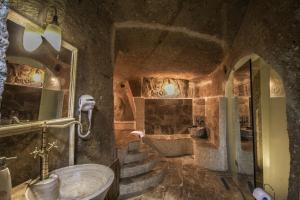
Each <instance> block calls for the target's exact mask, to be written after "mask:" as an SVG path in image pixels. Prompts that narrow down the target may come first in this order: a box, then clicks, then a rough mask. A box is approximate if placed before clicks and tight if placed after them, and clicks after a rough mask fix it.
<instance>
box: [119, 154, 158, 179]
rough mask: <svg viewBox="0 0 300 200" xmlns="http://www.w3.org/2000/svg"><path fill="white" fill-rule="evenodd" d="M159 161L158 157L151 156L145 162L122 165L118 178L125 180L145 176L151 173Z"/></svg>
mask: <svg viewBox="0 0 300 200" xmlns="http://www.w3.org/2000/svg"><path fill="white" fill-rule="evenodd" d="M159 161H160V157H158V156H157V155H155V154H152V155H150V156H149V157H148V158H147V159H145V160H142V161H137V162H132V163H128V164H124V165H123V166H122V167H121V175H120V177H121V178H127V177H133V176H137V175H139V174H145V173H147V172H149V171H151V170H152V169H153V168H154V167H155V165H156V163H158V162H159Z"/></svg>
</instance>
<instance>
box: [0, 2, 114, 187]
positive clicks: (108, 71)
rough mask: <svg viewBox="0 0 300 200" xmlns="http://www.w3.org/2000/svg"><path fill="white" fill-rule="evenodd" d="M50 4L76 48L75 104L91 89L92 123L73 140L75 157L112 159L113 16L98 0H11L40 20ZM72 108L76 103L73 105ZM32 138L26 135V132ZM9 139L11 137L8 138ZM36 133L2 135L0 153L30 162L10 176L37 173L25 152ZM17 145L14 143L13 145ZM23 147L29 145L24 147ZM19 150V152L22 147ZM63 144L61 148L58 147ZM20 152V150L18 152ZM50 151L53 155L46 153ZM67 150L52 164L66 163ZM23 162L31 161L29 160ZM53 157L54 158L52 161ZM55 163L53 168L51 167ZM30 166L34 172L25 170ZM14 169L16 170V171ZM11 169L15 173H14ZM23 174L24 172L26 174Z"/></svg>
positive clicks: (80, 160)
mask: <svg viewBox="0 0 300 200" xmlns="http://www.w3.org/2000/svg"><path fill="white" fill-rule="evenodd" d="M50 5H56V6H57V7H58V9H59V23H60V26H61V27H62V30H63V38H64V40H66V41H68V42H70V43H71V44H72V45H74V46H75V47H77V48H78V65H77V81H76V97H75V98H76V104H77V100H78V98H79V96H80V95H82V94H90V95H92V96H94V97H95V100H96V108H95V110H94V115H93V129H92V135H91V138H90V139H89V140H87V141H83V140H80V139H78V141H77V145H76V162H77V163H78V164H80V163H89V162H93V163H101V164H106V165H110V164H111V163H112V162H113V160H114V158H115V149H114V134H113V86H112V85H113V82H112V72H113V67H112V61H111V59H110V58H111V56H110V55H111V53H110V52H111V29H112V22H111V20H110V19H109V18H108V17H107V16H108V14H107V13H106V11H105V10H104V9H103V8H102V7H99V5H98V4H97V2H96V1H94V0H92V1H69V0H56V1H50V0H46V1H45V0H24V1H22V2H20V1H12V4H11V7H12V8H13V9H15V10H17V11H18V12H19V13H20V14H22V15H24V16H25V17H27V18H29V19H31V20H33V21H35V22H36V23H39V24H41V20H40V19H41V15H42V14H43V13H44V12H45V9H46V8H47V7H49V6H50ZM75 109H76V108H75ZM32 137H34V138H36V139H34V140H33V139H32V140H31V139H30V138H32ZM63 137H64V139H63V140H62V141H63V142H61V143H60V145H61V146H62V147H61V148H63V149H66V148H68V145H67V143H68V139H67V137H68V130H64V136H63ZM10 141H12V142H10ZM37 141H38V136H34V135H33V134H28V135H22V136H19V137H14V138H2V139H1V140H0V149H1V152H0V153H1V155H5V154H6V155H7V153H8V151H6V150H5V149H6V147H8V146H9V147H10V148H9V149H8V150H10V151H9V153H10V155H14V154H19V156H20V160H19V162H17V163H21V162H25V163H24V164H26V165H28V166H27V167H26V168H23V166H24V165H16V166H15V167H14V169H13V171H12V173H13V181H14V179H15V178H16V177H15V175H16V174H17V175H18V176H20V177H18V178H16V179H15V180H16V182H14V183H19V182H21V181H25V180H27V179H28V178H29V177H31V178H34V177H35V176H36V175H37V174H38V165H37V164H36V163H35V162H32V161H31V159H28V160H27V159H26V158H28V157H29V156H28V153H29V151H30V150H31V149H33V148H34V146H35V145H36V142H37ZM17 146H18V148H17ZM24 149H28V150H26V151H23V150H24ZM21 151H22V152H21ZM62 151H63V150H60V152H62ZM20 152H21V153H20ZM50 157H51V156H50ZM67 157H68V154H67V153H66V152H65V153H61V154H59V155H56V156H55V155H53V158H59V159H57V161H56V163H55V165H56V166H55V167H54V168H58V167H62V166H64V165H65V164H66V162H65V161H66V160H65V159H66V158H67ZM27 162H31V163H30V164H29V163H27ZM53 162H54V161H53ZM52 169H53V168H52ZM28 170H32V173H31V172H30V173H28ZM16 172H17V173H16ZM14 174H15V175H14ZM22 174H27V176H24V175H22Z"/></svg>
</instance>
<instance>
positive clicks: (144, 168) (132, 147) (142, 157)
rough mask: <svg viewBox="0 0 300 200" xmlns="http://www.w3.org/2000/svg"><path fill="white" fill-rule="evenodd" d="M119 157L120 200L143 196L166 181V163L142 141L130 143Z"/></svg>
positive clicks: (120, 152)
mask: <svg viewBox="0 0 300 200" xmlns="http://www.w3.org/2000/svg"><path fill="white" fill-rule="evenodd" d="M118 156H119V160H120V162H121V174H120V177H121V179H120V196H119V199H120V200H121V199H128V198H130V197H134V196H137V195H140V194H143V193H144V192H145V191H146V190H148V189H150V188H153V187H156V186H157V185H159V183H161V182H162V180H163V179H164V175H165V169H166V163H165V162H163V161H161V158H160V156H159V155H158V153H157V152H156V151H154V150H153V149H152V148H150V147H149V146H147V145H145V144H142V143H141V142H140V141H133V142H130V143H129V144H128V147H127V149H123V150H119V152H118Z"/></svg>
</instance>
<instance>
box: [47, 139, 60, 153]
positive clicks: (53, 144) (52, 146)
mask: <svg viewBox="0 0 300 200" xmlns="http://www.w3.org/2000/svg"><path fill="white" fill-rule="evenodd" d="M48 145H49V147H48V148H47V151H51V149H53V148H56V149H57V148H58V146H57V141H54V142H51V143H48Z"/></svg>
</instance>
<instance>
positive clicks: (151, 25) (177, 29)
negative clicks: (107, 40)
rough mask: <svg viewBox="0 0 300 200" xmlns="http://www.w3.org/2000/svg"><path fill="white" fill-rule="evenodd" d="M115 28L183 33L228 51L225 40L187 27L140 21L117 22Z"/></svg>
mask: <svg viewBox="0 0 300 200" xmlns="http://www.w3.org/2000/svg"><path fill="white" fill-rule="evenodd" d="M114 28H115V29H116V30H118V29H130V28H140V29H149V30H160V31H169V32H174V33H182V34H185V35H187V36H189V37H192V38H197V39H201V40H205V41H209V42H214V43H216V44H218V45H220V46H221V47H222V48H223V50H224V51H225V50H227V49H228V47H227V43H226V42H225V41H224V40H222V39H219V38H217V37H216V36H213V35H209V34H205V33H200V32H196V31H193V30H190V29H187V28H186V27H182V26H169V25H164V24H159V23H144V22H140V21H124V22H115V23H114Z"/></svg>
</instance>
